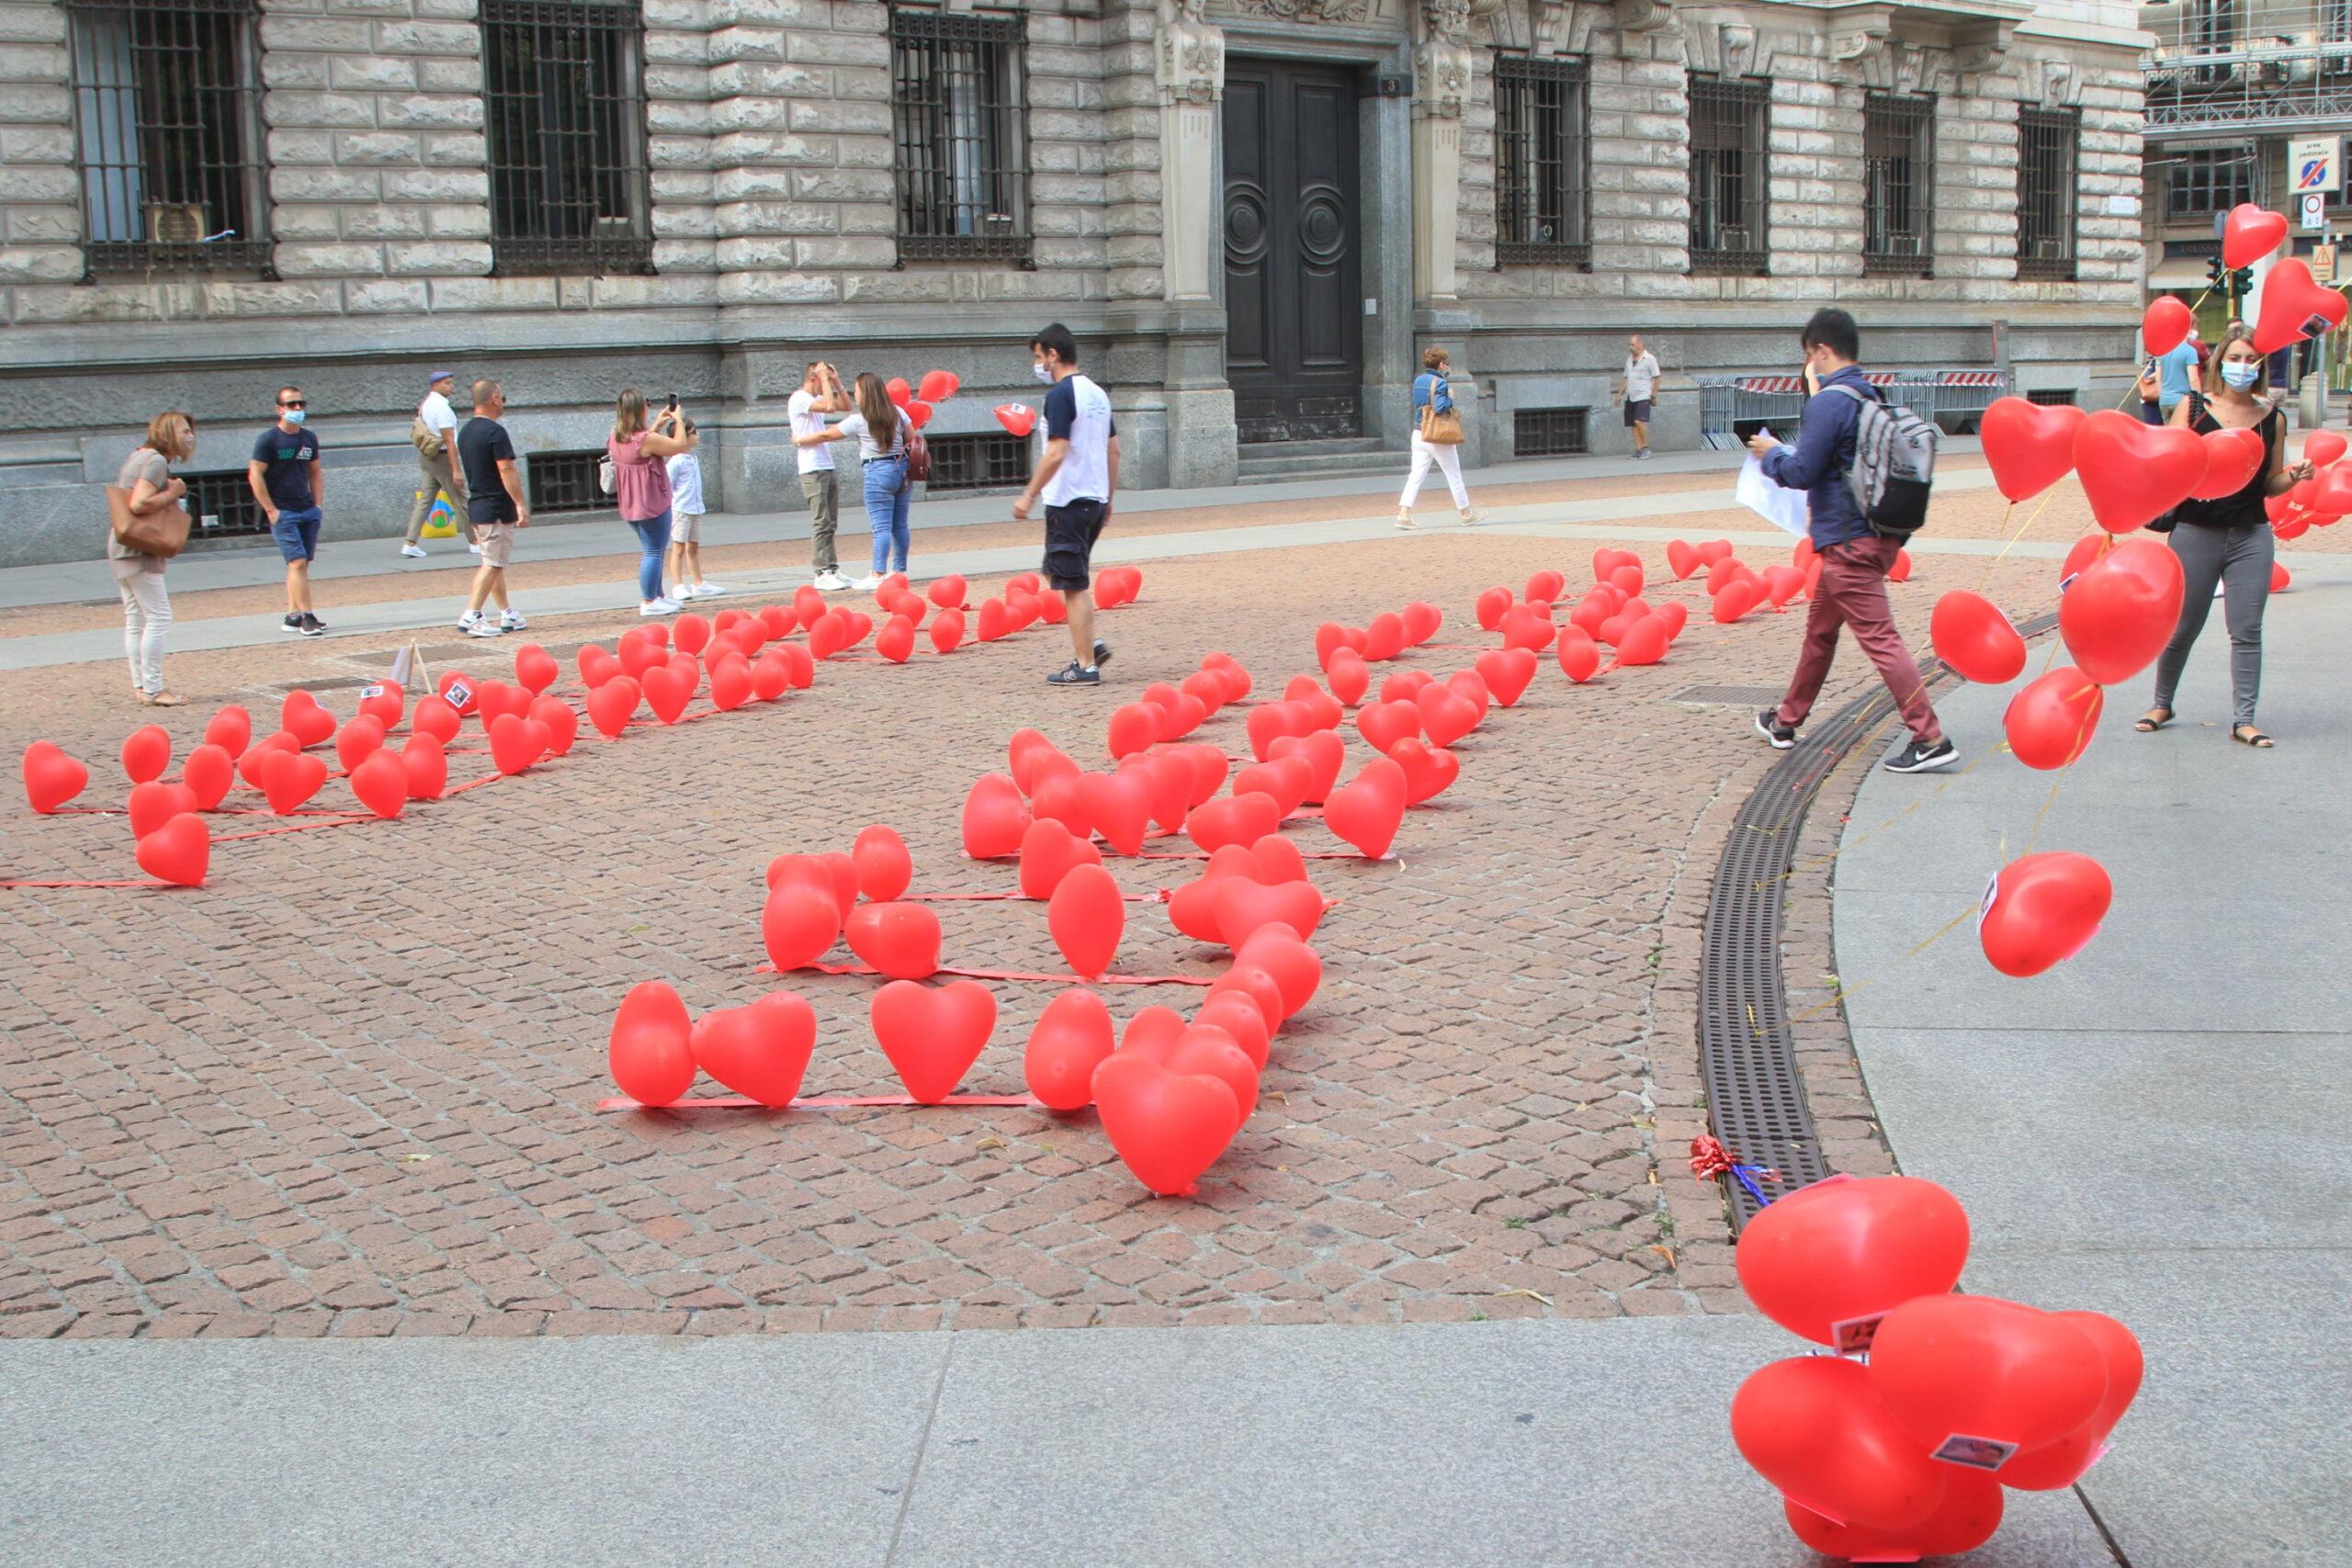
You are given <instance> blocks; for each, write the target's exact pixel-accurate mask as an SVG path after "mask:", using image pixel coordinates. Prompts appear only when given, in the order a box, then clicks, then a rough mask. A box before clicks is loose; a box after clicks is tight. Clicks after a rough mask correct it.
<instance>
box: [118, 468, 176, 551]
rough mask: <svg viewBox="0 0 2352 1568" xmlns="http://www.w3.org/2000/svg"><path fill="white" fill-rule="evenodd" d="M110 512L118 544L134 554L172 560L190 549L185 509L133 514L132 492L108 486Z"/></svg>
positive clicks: (164, 508) (163, 509) (165, 507)
mask: <svg viewBox="0 0 2352 1568" xmlns="http://www.w3.org/2000/svg"><path fill="white" fill-rule="evenodd" d="M107 512H108V513H111V514H112V516H113V518H114V537H115V542H116V543H117V544H119V545H120V546H121V547H123V548H124V549H126V550H130V551H131V552H132V553H134V554H137V555H142V556H153V557H155V558H157V559H159V560H169V559H171V558H173V557H174V556H175V555H177V554H179V553H180V551H181V550H183V549H185V548H187V530H188V524H189V521H190V519H189V517H188V514H187V508H186V507H184V506H164V507H158V508H157V509H156V510H154V511H153V512H146V513H139V512H133V511H131V510H130V491H127V490H125V489H123V488H122V487H121V486H120V485H108V486H107Z"/></svg>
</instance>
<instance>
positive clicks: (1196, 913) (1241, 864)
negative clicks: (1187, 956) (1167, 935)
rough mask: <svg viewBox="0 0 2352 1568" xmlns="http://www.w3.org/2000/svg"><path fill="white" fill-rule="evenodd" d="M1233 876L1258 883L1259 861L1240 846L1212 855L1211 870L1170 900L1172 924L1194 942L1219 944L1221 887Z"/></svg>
mask: <svg viewBox="0 0 2352 1568" xmlns="http://www.w3.org/2000/svg"><path fill="white" fill-rule="evenodd" d="M1232 876H1239V877H1244V878H1247V879H1248V880H1250V881H1253V882H1254V881H1256V880H1258V865H1257V862H1256V860H1255V858H1254V857H1253V856H1252V855H1251V854H1250V851H1248V850H1246V849H1244V848H1242V847H1241V846H1240V845H1238V844H1227V845H1226V846H1224V847H1223V848H1222V849H1218V850H1215V851H1213V852H1211V853H1210V855H1209V863H1208V866H1207V868H1206V869H1205V870H1204V871H1203V872H1202V873H1201V874H1200V875H1199V876H1198V877H1197V878H1195V879H1194V880H1193V881H1191V882H1188V883H1186V884H1185V885H1184V886H1182V887H1179V888H1177V889H1176V890H1175V891H1174V892H1172V893H1170V895H1169V896H1168V923H1169V924H1170V925H1172V926H1174V927H1175V928H1176V929H1177V930H1178V931H1182V932H1183V933H1184V934H1185V935H1186V936H1188V937H1191V938H1192V939H1193V941H1194V942H1216V941H1217V940H1218V937H1217V927H1216V889H1217V885H1218V884H1219V883H1221V882H1223V881H1225V880H1226V879H1227V877H1232Z"/></svg>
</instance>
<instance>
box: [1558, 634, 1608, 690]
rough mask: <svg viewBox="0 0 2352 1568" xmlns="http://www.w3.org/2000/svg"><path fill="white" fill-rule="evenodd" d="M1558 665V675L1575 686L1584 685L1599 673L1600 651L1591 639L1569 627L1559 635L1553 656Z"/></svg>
mask: <svg viewBox="0 0 2352 1568" xmlns="http://www.w3.org/2000/svg"><path fill="white" fill-rule="evenodd" d="M1553 657H1554V658H1555V659H1557V660H1559V663H1560V673H1562V674H1563V675H1566V677H1567V678H1568V679H1569V680H1570V681H1572V682H1576V683H1577V685H1579V686H1580V685H1582V684H1584V683H1585V682H1587V681H1589V680H1591V679H1592V678H1593V676H1594V675H1596V674H1598V673H1599V672H1600V649H1598V648H1596V647H1594V646H1593V641H1592V638H1591V637H1588V636H1586V635H1585V634H1584V633H1583V632H1580V631H1577V630H1576V629H1575V628H1573V627H1571V628H1569V630H1568V631H1566V632H1563V633H1561V634H1560V646H1559V649H1558V651H1557V652H1556V653H1555V654H1554V655H1553Z"/></svg>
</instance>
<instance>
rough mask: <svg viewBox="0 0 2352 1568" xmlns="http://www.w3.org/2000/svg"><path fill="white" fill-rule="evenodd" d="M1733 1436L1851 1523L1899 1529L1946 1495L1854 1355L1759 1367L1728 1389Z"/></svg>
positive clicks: (1760, 1465) (1800, 1495)
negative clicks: (1731, 1390)
mask: <svg viewBox="0 0 2352 1568" xmlns="http://www.w3.org/2000/svg"><path fill="white" fill-rule="evenodd" d="M1778 1206H1779V1205H1778V1204H1775V1205H1773V1207H1778ZM1954 1299H1960V1298H1954ZM1731 1435H1732V1441H1733V1442H1735V1443H1736V1444H1737V1445H1738V1446H1739V1452H1740V1456H1741V1457H1742V1458H1743V1459H1745V1460H1747V1462H1748V1463H1749V1464H1752V1465H1754V1466H1755V1467H1756V1470H1757V1472H1758V1474H1760V1475H1762V1476H1763V1477H1764V1479H1765V1480H1767V1481H1769V1482H1770V1483H1772V1484H1773V1485H1775V1486H1777V1487H1779V1488H1780V1489H1781V1491H1782V1492H1784V1493H1786V1494H1787V1495H1789V1496H1790V1497H1791V1498H1792V1499H1793V1500H1794V1501H1796V1502H1798V1503H1801V1504H1803V1505H1804V1506H1806V1507H1808V1508H1811V1509H1812V1510H1814V1511H1815V1513H1819V1514H1826V1515H1827V1516H1828V1517H1831V1518H1833V1519H1837V1520H1840V1521H1843V1522H1844V1523H1847V1524H1849V1525H1860V1526H1862V1527H1864V1528H1866V1529H1889V1530H1893V1529H1905V1528H1907V1527H1909V1526H1912V1525H1916V1524H1918V1523H1920V1522H1922V1521H1923V1520H1925V1519H1927V1518H1928V1517H1929V1516H1930V1515H1932V1514H1933V1513H1934V1512H1935V1511H1936V1506H1937V1505H1938V1504H1939V1503H1940V1502H1941V1501H1942V1500H1943V1495H1944V1483H1945V1469H1944V1467H1943V1466H1942V1465H1939V1464H1938V1463H1937V1462H1936V1461H1934V1460H1932V1459H1929V1458H1928V1452H1927V1450H1925V1449H1923V1448H1922V1447H1921V1446H1920V1444H1919V1442H1918V1440H1917V1438H1915V1437H1914V1436H1913V1435H1912V1433H1911V1431H1910V1429H1909V1428H1908V1427H1905V1426H1904V1425H1903V1423H1901V1422H1899V1421H1897V1420H1896V1419H1895V1418H1894V1415H1893V1413H1892V1412H1890V1411H1889V1410H1888V1409H1887V1407H1886V1406H1885V1405H1884V1404H1883V1403H1882V1402H1881V1400H1880V1398H1879V1393H1878V1390H1877V1389H1876V1388H1875V1387H1874V1386H1873V1385H1872V1379H1871V1371H1870V1370H1869V1369H1865V1368H1864V1367H1862V1366H1861V1365H1860V1363H1858V1362H1854V1361H1849V1360H1845V1359H1840V1358H1837V1357H1825V1356H1804V1357H1798V1358H1796V1359H1791V1360H1785V1361H1774V1362H1771V1363H1770V1364H1769V1365H1767V1366H1762V1367H1758V1369H1757V1370H1756V1371H1753V1372H1751V1373H1749V1374H1748V1376H1747V1382H1743V1383H1741V1384H1740V1385H1739V1392H1738V1393H1736V1394H1734V1395H1732V1401H1731Z"/></svg>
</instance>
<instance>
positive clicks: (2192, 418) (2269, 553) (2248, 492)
mask: <svg viewBox="0 0 2352 1568" xmlns="http://www.w3.org/2000/svg"><path fill="white" fill-rule="evenodd" d="M2214 366H2215V368H2216V369H2217V370H2218V371H2219V372H2220V377H2219V379H2220V382H2221V384H2220V385H2219V386H2218V387H2216V388H2215V389H2214V390H2213V392H2212V395H2211V397H2208V396H2206V395H2205V394H2203V393H2201V392H2195V391H2192V392H2190V393H2189V394H2188V396H2187V397H2185V398H2183V399H2181V400H2180V401H2179V402H2178V403H2177V404H2175V405H2174V406H2173V411H2172V418H2171V419H2170V421H2169V422H2168V423H2172V424H2176V425H2178V426H2180V427H2181V428H2183V429H2186V430H2193V431H2195V432H2197V433H2198V434H2199V435H2206V434H2211V433H2212V432H2214V431H2217V430H2251V431H2253V432H2255V433H2256V434H2258V435H2260V436H2261V437H2262V462H2261V464H2260V465H2259V466H2258V467H2257V468H2256V469H2255V474H2254V477H2253V478H2252V479H2248V480H2247V481H2246V482H2245V485H2244V486H2243V487H2242V488H2241V489H2239V490H2237V491H2234V492H2233V493H2232V494H2229V495H2225V496H2223V497H2222V499H2220V500H2219V501H2186V502H2181V504H2180V505H2179V506H2178V507H2177V508H2176V509H2175V510H2174V512H2173V513H2172V523H2173V528H2172V550H2173V554H2174V555H2176V556H2177V557H2178V558H2180V575H2181V600H2180V621H2179V624H2178V625H2177V626H2174V628H2173V634H2172V640H2171V641H2170V642H2169V643H2166V644H2165V650H2164V652H2163V653H2162V654H2161V655H2159V656H2158V657H2157V660H2156V705H2155V706H2154V707H2153V708H2150V709H2149V710H2148V712H2147V713H2146V714H2145V715H2144V716H2142V717H2141V719H2140V721H2139V722H2138V723H2137V724H2135V725H2133V726H2132V728H2135V729H2137V730H2139V731H2140V733H2142V734H2143V735H2148V734H2153V733H2154V732H2155V731H2156V730H2159V729H2162V728H2164V727H2165V725H2167V724H2170V723H2171V722H2172V720H2173V708H2172V702H2173V693H2174V691H2175V689H2176V688H2177V687H2178V685H2179V683H2180V672H2181V670H2182V668H2183V667H2184V666H2186V665H2187V664H2188V650H2189V649H2191V648H2192V647H2194V646H2195V645H2196V642H2197V634H2198V633H2199V632H2200V631H2202V630H2204V629H2205V619H2206V617H2207V616H2208V615H2211V614H2212V611H2213V585H2214V584H2215V583H2216V582H2219V583H2220V584H2221V586H2222V614H2223V617H2224V619H2225V620H2226V621H2227V622H2228V625H2229V629H2230V688H2231V706H2232V710H2233V711H2232V720H2233V722H2232V723H2231V725H2230V739H2233V740H2235V741H2237V742H2238V743H2239V744H2240V745H2244V746H2252V747H2256V748H2257V749H2259V750H2268V749H2269V747H2270V745H2271V740H2270V737H2268V736H2267V735H2265V734H2264V733H2263V732H2262V730H2261V728H2259V727H2257V726H2256V724H2255V722H2254V705H2255V699H2256V696H2257V695H2259V694H2260V692H2261V689H2262V611H2263V606H2264V605H2265V604H2267V602H2268V600H2269V598H2270V563H2271V558H2272V557H2273V556H2274V555H2275V554H2276V553H2277V550H2278V543H2277V541H2276V540H2275V539H2274V538H2273V537H2272V536H2271V533H2270V518H2269V516H2268V514H2267V513H2266V512H2265V511H2264V510H2263V505H2262V503H2263V502H2264V501H2265V500H2267V498H2269V497H2271V496H2275V495H2284V494H2286V493H2287V491H2290V489H2292V488H2293V487H2294V486H2295V485H2296V484H2298V483H2300V482H2301V481H2302V480H2304V479H2309V478H2311V474H2312V465H2311V464H2310V463H2309V462H2308V461H2304V462H2295V463H2290V462H2289V461H2287V416H2286V415H2285V414H2283V413H2281V412H2279V411H2278V409H2276V408H2274V407H2272V406H2271V404H2270V400H2269V399H2268V398H2267V397H2266V396H2265V395H2264V389H2263V377H2264V362H2263V356H2262V355H2259V354H2257V353H2256V352H2255V347H2254V334H2253V333H2250V332H2248V331H2247V330H2246V329H2245V328H2244V327H2242V326H2233V327H2232V328H2231V329H2230V331H2229V333H2227V335H2225V336H2224V337H2223V338H2222V347H2221V351H2220V353H2219V354H2218V355H2216V356H2215V360H2214Z"/></svg>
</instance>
